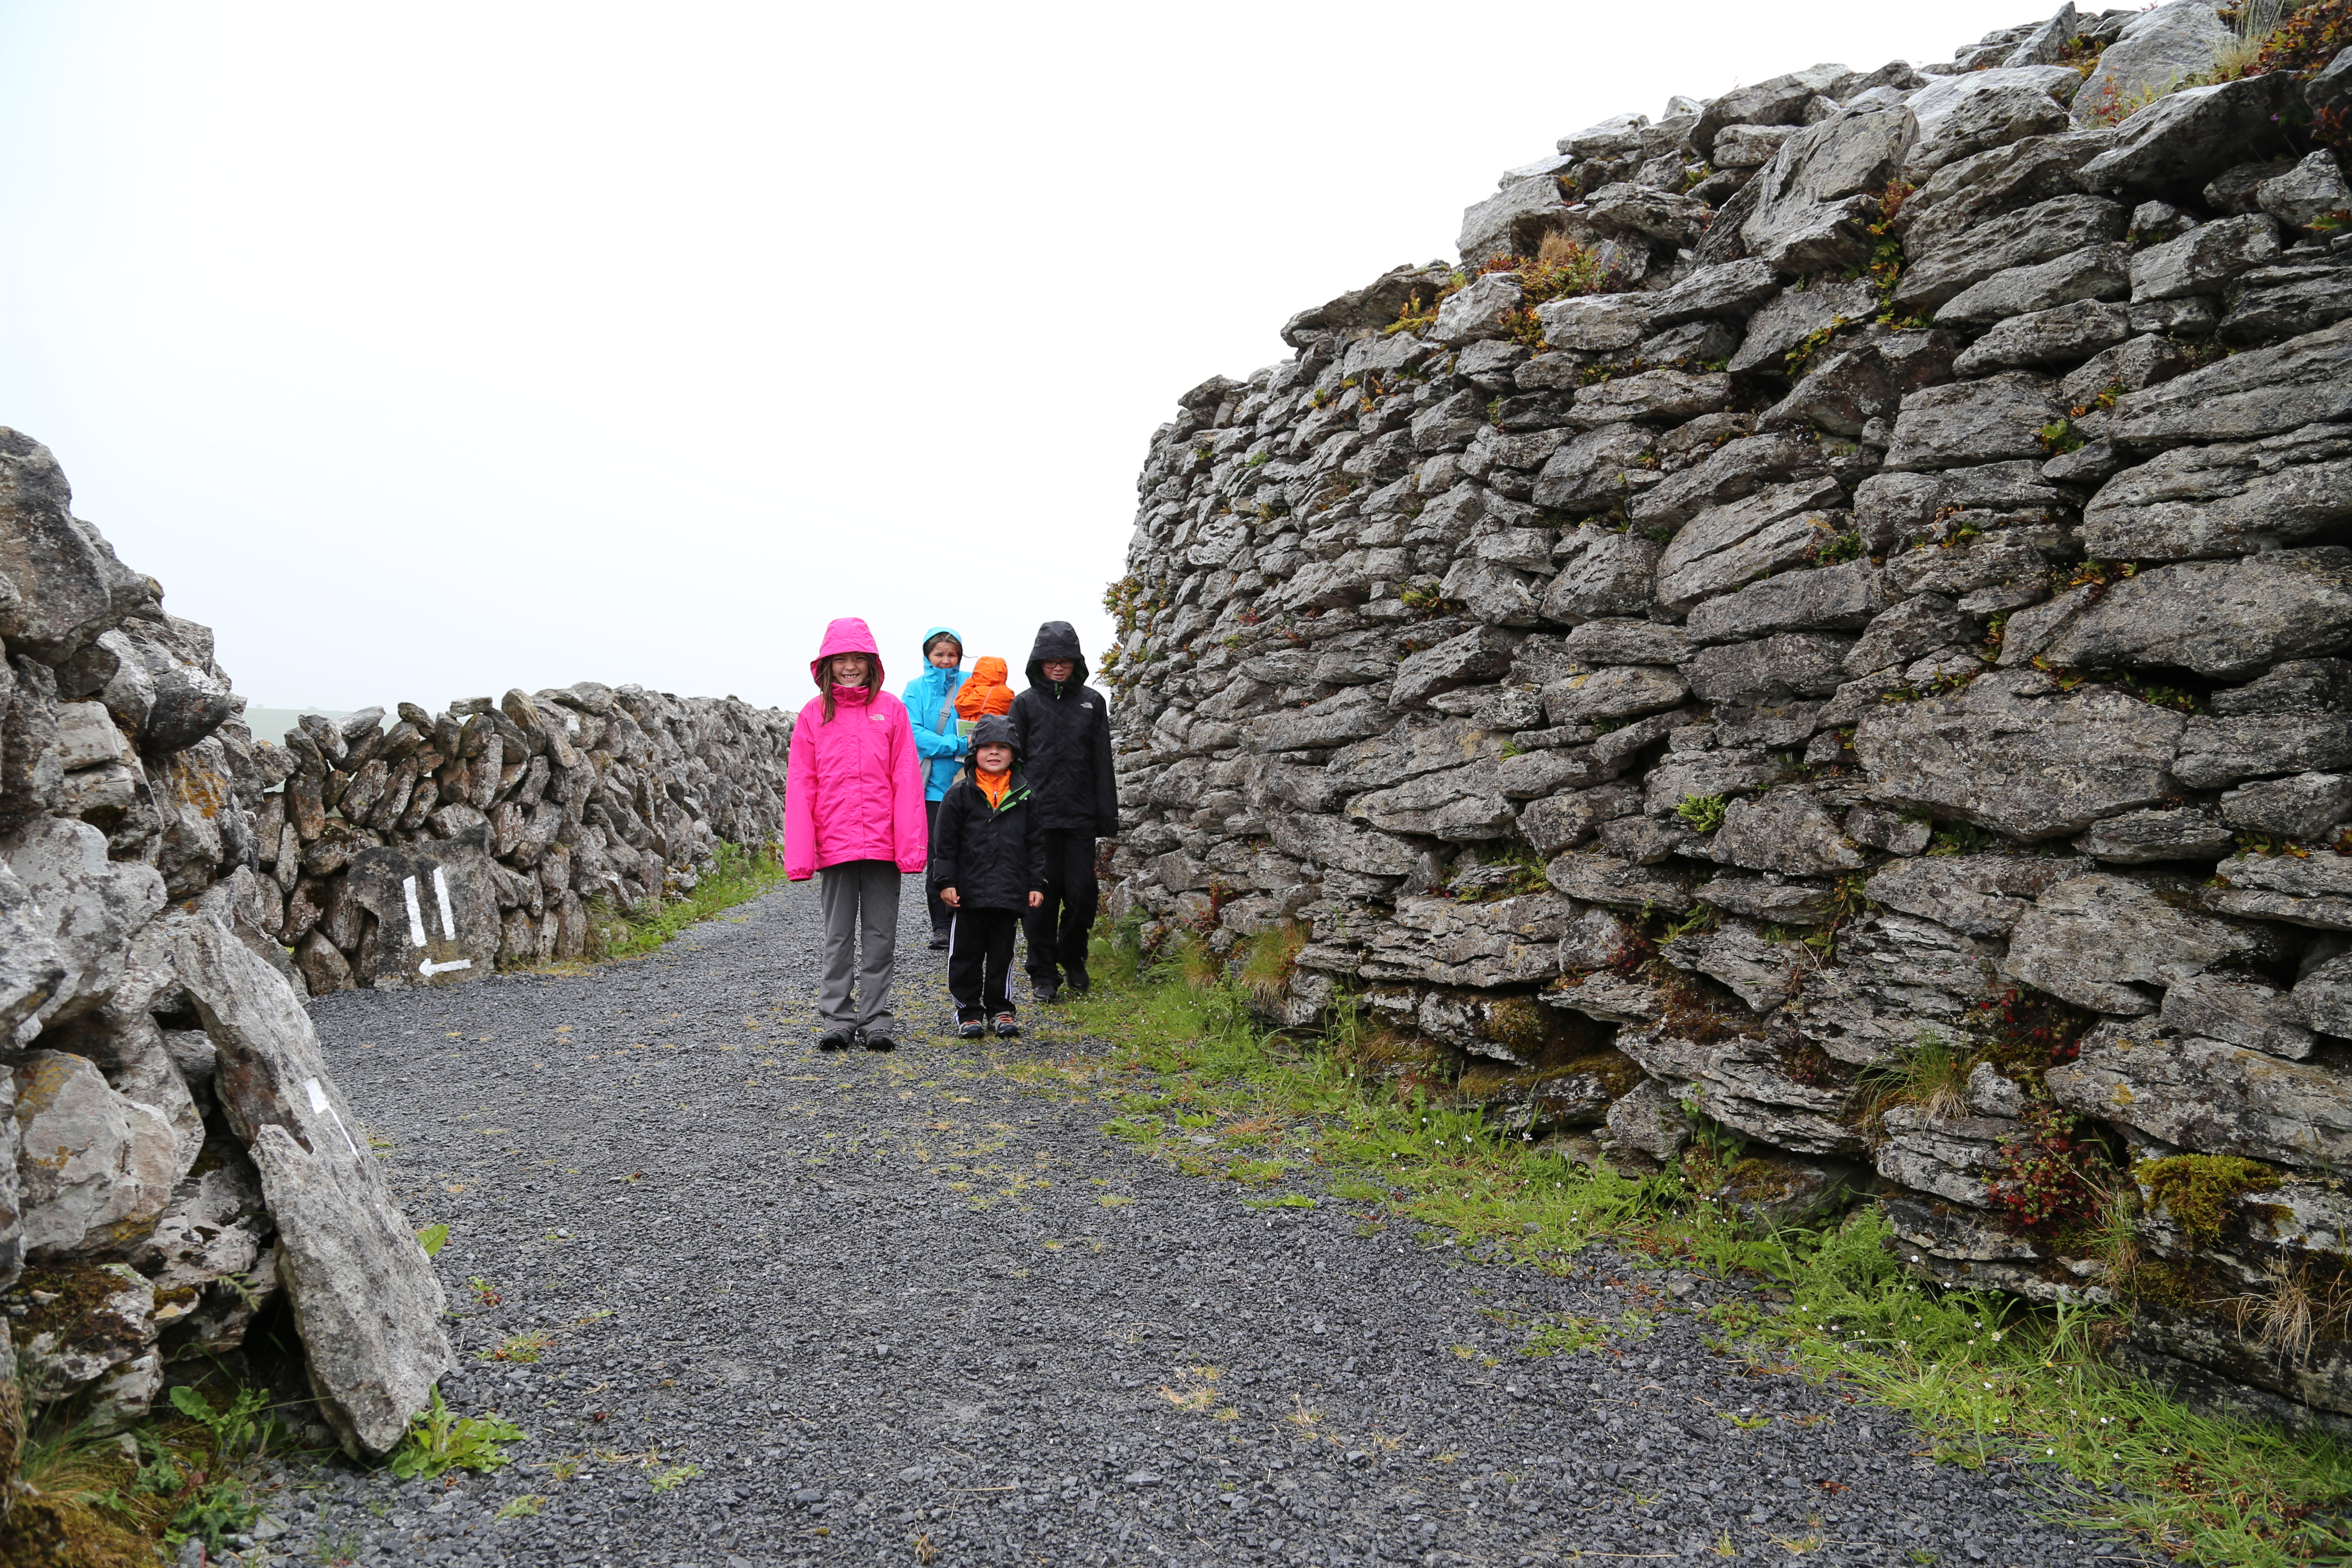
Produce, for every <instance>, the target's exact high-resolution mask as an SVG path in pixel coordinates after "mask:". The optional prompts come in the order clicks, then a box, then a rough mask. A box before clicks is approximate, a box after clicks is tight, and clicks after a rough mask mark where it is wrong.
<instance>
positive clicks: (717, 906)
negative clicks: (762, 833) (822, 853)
mask: <svg viewBox="0 0 2352 1568" xmlns="http://www.w3.org/2000/svg"><path fill="white" fill-rule="evenodd" d="M783 879H784V864H783V861H782V858H780V857H779V856H778V855H777V853H776V850H775V847H773V846H769V847H764V848H761V849H756V850H752V849H746V848H744V847H742V846H740V845H738V844H726V843H722V844H720V845H719V852H718V858H717V859H716V860H715V861H713V863H712V865H711V867H710V869H709V870H708V871H705V872H704V873H703V874H702V878H701V879H700V880H699V881H698V882H697V883H696V884H695V885H694V890H693V891H692V892H690V893H688V894H687V895H686V897H684V898H683V899H679V900H675V901H671V902H656V900H651V899H648V900H646V901H645V902H643V903H641V904H639V905H638V906H637V907H636V908H635V910H630V911H629V912H627V913H625V914H624V913H621V912H619V911H617V910H614V909H613V908H612V907H611V906H610V905H608V904H605V903H603V902H601V901H599V902H594V903H591V904H590V905H589V907H588V951H587V953H586V958H587V961H588V962H589V963H604V962H606V961H608V960H612V959H618V958H643V957H644V956H645V955H646V953H649V952H653V951H654V950H655V949H656V948H657V947H660V946H662V945H663V944H665V943H666V942H669V941H670V940H671V939H672V938H674V937H676V936H677V934H678V932H680V931H684V930H685V929H686V928H687V927H688V926H690V925H693V924H695V923H696V922H698V921H707V920H709V918H710V917H711V916H713V915H715V914H718V913H719V911H720V910H731V909H733V908H734V907H735V906H736V905H738V904H743V903H749V902H750V901H751V900H753V899H756V898H758V897H759V896H760V895H761V894H762V893H765V892H768V891H769V890H770V889H773V888H774V887H775V886H776V885H777V884H778V883H780V882H782V880H783Z"/></svg>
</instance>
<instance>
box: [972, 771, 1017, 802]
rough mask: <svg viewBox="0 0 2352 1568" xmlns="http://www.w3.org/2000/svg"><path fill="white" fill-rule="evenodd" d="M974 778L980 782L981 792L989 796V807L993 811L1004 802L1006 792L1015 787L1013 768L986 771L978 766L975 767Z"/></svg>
mask: <svg viewBox="0 0 2352 1568" xmlns="http://www.w3.org/2000/svg"><path fill="white" fill-rule="evenodd" d="M972 778H973V779H974V780H975V781H976V782H977V783H978V784H979V785H980V793H981V794H982V795H986V796H987V797H988V809H989V810H991V811H994V810H996V809H997V808H998V807H999V806H1001V805H1003V804H1004V796H1005V794H1006V792H1008V791H1009V790H1011V789H1012V788H1013V770H1012V769H1011V768H1007V769H1005V770H1004V771H1003V773H982V772H981V771H980V770H979V769H978V768H974V769H973V770H972Z"/></svg>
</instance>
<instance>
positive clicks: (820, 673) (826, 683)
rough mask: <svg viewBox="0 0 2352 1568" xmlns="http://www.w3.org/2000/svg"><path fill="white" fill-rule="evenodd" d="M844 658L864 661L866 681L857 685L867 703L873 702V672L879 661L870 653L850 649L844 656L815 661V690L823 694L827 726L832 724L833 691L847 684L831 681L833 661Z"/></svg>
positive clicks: (829, 655) (835, 655)
mask: <svg viewBox="0 0 2352 1568" xmlns="http://www.w3.org/2000/svg"><path fill="white" fill-rule="evenodd" d="M845 657H846V658H862V659H864V660H865V661H866V679H864V680H861V681H859V682H858V683H857V685H858V689H859V690H861V691H863V692H865V693H866V700H867V701H869V702H871V701H872V700H874V671H875V668H876V666H877V664H878V663H879V662H880V661H879V660H877V658H875V657H874V656H873V655H872V654H870V653H859V652H857V651H856V649H852V650H851V651H850V652H849V653H848V654H847V655H842V654H837V653H831V654H827V655H825V656H824V658H821V659H819V660H817V667H816V685H817V689H818V690H820V691H822V692H824V721H825V722H826V723H828V724H830V723H832V722H833V689H834V688H835V686H837V685H838V686H846V685H847V684H849V683H848V682H847V681H836V680H835V679H833V661H834V660H835V659H837V658H845Z"/></svg>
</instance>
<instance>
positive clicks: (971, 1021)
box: [956, 1018, 988, 1040]
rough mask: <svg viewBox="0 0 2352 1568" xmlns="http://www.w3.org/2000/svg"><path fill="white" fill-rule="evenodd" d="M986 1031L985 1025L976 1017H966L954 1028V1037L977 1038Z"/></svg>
mask: <svg viewBox="0 0 2352 1568" xmlns="http://www.w3.org/2000/svg"><path fill="white" fill-rule="evenodd" d="M987 1033H988V1026H987V1025H985V1024H983V1023H982V1022H981V1021H980V1020H979V1019H977V1018H967V1019H966V1020H964V1022H963V1023H962V1024H961V1025H960V1026H958V1027H957V1029H956V1038H957V1039H959V1040H977V1039H980V1038H982V1037H984V1036H985V1035H986V1034H987Z"/></svg>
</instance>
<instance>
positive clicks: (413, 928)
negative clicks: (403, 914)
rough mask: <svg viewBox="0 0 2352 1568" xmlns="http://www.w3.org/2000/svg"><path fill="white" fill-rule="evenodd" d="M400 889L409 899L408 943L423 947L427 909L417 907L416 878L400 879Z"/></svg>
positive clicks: (412, 945)
mask: <svg viewBox="0 0 2352 1568" xmlns="http://www.w3.org/2000/svg"><path fill="white" fill-rule="evenodd" d="M400 890H401V893H402V895H403V896H404V897H405V898H406V899H407V900H408V945H409V946H411V947H423V946H424V945H425V911H424V910H420V909H418V908H417V907H416V879H415V878H414V877H403V878H402V879H400Z"/></svg>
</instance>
